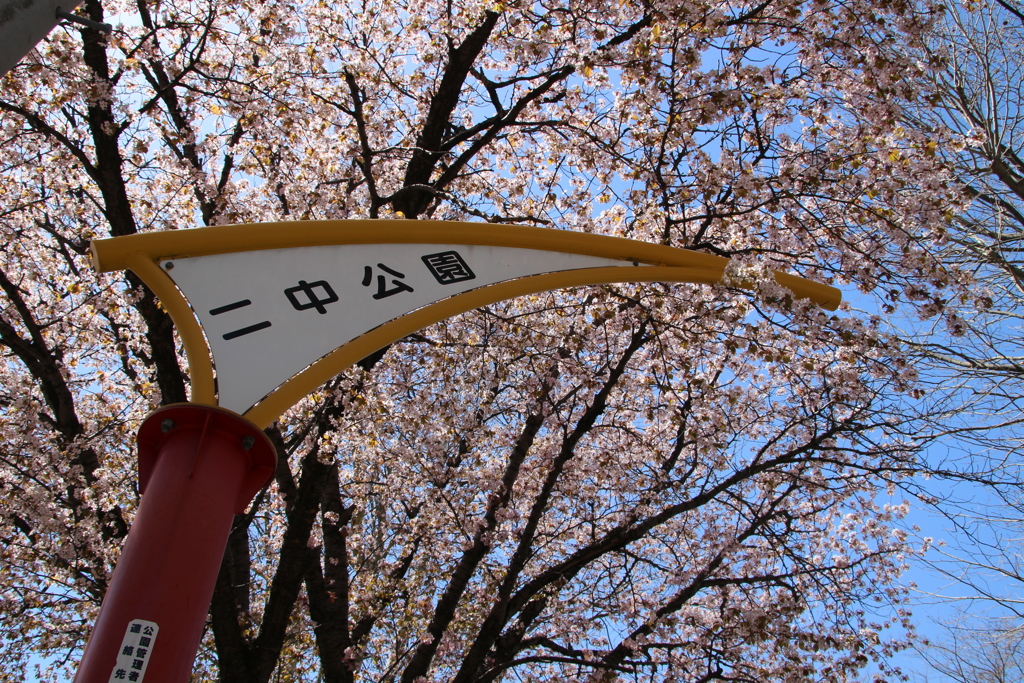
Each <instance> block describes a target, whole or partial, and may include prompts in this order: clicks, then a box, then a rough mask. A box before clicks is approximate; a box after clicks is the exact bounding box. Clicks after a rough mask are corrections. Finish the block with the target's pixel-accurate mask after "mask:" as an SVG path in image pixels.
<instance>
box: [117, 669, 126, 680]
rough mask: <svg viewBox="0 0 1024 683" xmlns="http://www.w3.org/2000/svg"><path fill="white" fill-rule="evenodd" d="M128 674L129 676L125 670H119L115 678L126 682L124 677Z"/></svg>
mask: <svg viewBox="0 0 1024 683" xmlns="http://www.w3.org/2000/svg"><path fill="white" fill-rule="evenodd" d="M126 674H127V672H126V671H125V670H124V669H118V670H117V671H115V672H114V678H117V679H120V680H124V677H125V675H126Z"/></svg>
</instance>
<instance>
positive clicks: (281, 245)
mask: <svg viewBox="0 0 1024 683" xmlns="http://www.w3.org/2000/svg"><path fill="white" fill-rule="evenodd" d="M394 243H414V244H473V245H482V246H499V247H517V248H522V249H537V250H541V251H555V252H561V253H567V254H580V255H585V256H598V257H604V258H610V259H619V260H623V261H635V262H636V263H644V264H647V265H649V266H653V267H647V268H636V267H630V266H621V267H620V266H612V267H606V268H587V269H581V270H571V271H565V272H559V273H546V274H543V275H534V276H531V277H525V278H520V279H518V280H510V281H507V282H500V283H497V284H494V285H489V286H486V287H481V288H479V289H474V290H471V291H468V292H463V293H462V294H459V295H456V296H453V297H451V298H448V299H445V300H443V301H438V302H437V303H434V304H431V305H429V306H424V307H423V308H420V309H417V310H415V311H412V312H410V313H407V314H406V315H404V316H402V317H400V318H396V319H394V320H392V321H390V322H388V323H386V324H384V325H381V326H380V327H377V328H375V329H373V330H371V331H369V332H367V333H366V334H364V335H362V336H361V337H358V338H357V339H354V340H352V341H350V342H348V343H347V344H344V345H342V346H340V347H338V348H337V349H335V350H334V351H332V352H331V353H329V354H327V355H326V356H324V357H323V358H320V359H319V360H317V361H316V362H314V363H313V364H312V365H310V366H309V367H307V368H306V369H305V370H303V371H302V372H300V373H298V374H297V375H295V376H294V377H292V378H291V379H289V380H288V381H287V382H285V383H284V384H282V385H281V386H279V387H278V388H277V389H275V390H274V391H273V392H271V393H270V394H269V395H267V397H266V398H264V399H263V400H262V401H260V402H259V403H258V404H256V405H255V406H253V407H252V408H250V409H249V410H247V411H246V412H245V415H244V416H243V417H245V418H246V419H248V420H249V421H250V422H252V423H254V424H256V425H257V426H259V427H264V426H266V425H269V424H270V423H272V422H273V421H274V420H276V419H277V418H278V417H279V416H280V415H281V413H283V412H284V411H286V410H287V409H288V408H290V407H291V406H293V405H295V404H296V403H297V402H298V401H300V400H301V399H302V398H303V397H304V396H306V395H307V394H309V393H310V392H312V391H313V390H314V389H316V388H317V387H318V386H320V385H321V384H323V383H324V382H325V381H327V380H328V379H330V378H331V377H333V376H334V375H337V374H338V373H339V372H341V371H342V370H344V369H345V368H346V367H348V366H349V365H351V364H352V363H355V362H356V361H358V360H360V359H362V358H365V357H366V356H368V355H370V354H371V353H373V352H374V351H376V350H377V349H380V348H382V347H384V346H387V345H388V344H390V343H392V342H395V341H397V340H399V339H401V338H402V337H404V336H406V335H408V334H410V333H412V332H415V331H416V330H419V329H422V328H424V327H427V326H428V325H431V324H433V323H435V322H437V321H439V320H444V319H445V318H450V317H451V316H454V315H458V314H459V313H464V312H466V311H470V310H472V309H474V308H479V307H481V306H486V305H487V304H491V303H495V302H497V301H502V300H504V299H510V298H512V297H516V296H523V295H526V294H535V293H537V292H544V291H548V290H552V289H561V288H564V287H577V286H581V285H599V284H610V283H615V282H688V283H699V284H714V283H716V282H718V281H719V280H721V279H722V276H723V275H724V274H725V267H726V265H727V264H728V262H729V260H728V259H726V258H723V257H721V256H715V255H713V254H705V253H701V252H695V251H690V250H687V249H677V248H674V247H666V246H663V245H659V244H650V243H647V242H638V241H636V240H628V239H623V238H620V237H607V236H604V235H591V234H587V233H578V232H569V231H565V230H549V229H545V228H531V227H524V226H511V225H491V224H487V223H455V222H446V221H412V220H387V221H381V220H355V221H308V222H283V223H258V224H249V225H225V226H217V227H212V228H199V229H194V230H172V231H167V232H155V233H145V234H138V235H126V236H124V237H114V238H110V239H103V240H95V241H94V242H93V243H92V257H93V265H94V267H95V268H96V270H97V271H99V272H101V273H105V272H110V271H114V270H123V269H126V268H130V269H131V270H133V271H134V272H135V273H136V275H138V276H139V277H140V278H142V280H143V281H144V282H145V283H146V284H147V285H148V286H149V287H150V289H152V290H153V292H154V294H156V295H157V296H158V297H159V298H160V302H161V304H162V305H163V307H164V309H165V310H166V311H167V312H168V313H169V314H170V316H171V319H172V320H173V321H174V324H175V326H176V327H177V328H178V334H179V336H180V337H181V340H182V344H183V345H184V347H185V355H186V356H187V358H188V365H189V374H190V376H191V381H192V397H191V400H192V402H193V403H201V404H205V405H217V399H216V393H215V389H214V387H215V384H214V375H213V364H212V362H211V360H210V351H209V347H208V345H207V343H206V337H205V336H204V334H203V330H202V327H201V326H200V325H199V321H198V319H197V318H196V317H195V314H194V313H193V312H192V308H191V307H190V306H189V304H188V301H187V300H186V299H185V297H184V296H183V295H182V294H181V292H180V291H179V290H178V288H177V287H176V286H175V284H174V282H173V280H171V278H170V277H169V276H168V275H167V274H166V273H165V272H164V271H163V270H162V269H161V268H160V266H159V262H160V261H166V260H171V259H175V258H187V257H190V256H208V255H211V254H225V253H231V252H237V251H257V250H264V249H288V248H295V247H314V246H328V245H341V244H394ZM775 279H776V281H777V282H778V283H779V284H781V285H783V286H784V287H787V288H788V289H789V290H790V291H792V292H793V294H794V295H795V296H796V297H798V298H806V299H810V300H811V301H813V302H815V303H816V304H818V305H819V306H822V307H823V308H826V309H828V310H835V309H836V308H837V307H838V306H839V302H840V300H841V298H842V294H841V293H840V292H839V290H838V289H836V288H835V287H830V286H828V285H824V284H821V283H818V282H814V281H812V280H806V279H804V278H801V277H797V276H795V275H789V274H787V273H780V272H775Z"/></svg>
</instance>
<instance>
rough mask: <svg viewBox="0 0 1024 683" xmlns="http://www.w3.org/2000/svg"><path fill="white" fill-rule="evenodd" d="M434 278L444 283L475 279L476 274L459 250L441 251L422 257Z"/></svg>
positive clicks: (449, 283)
mask: <svg viewBox="0 0 1024 683" xmlns="http://www.w3.org/2000/svg"><path fill="white" fill-rule="evenodd" d="M421 258H422V259H423V263H425V264H426V266H427V268H428V269H429V270H430V273H431V275H433V276H434V279H435V280H437V281H438V282H440V283H441V284H442V285H451V284H454V283H456V282H464V281H466V280H473V279H475V278H476V275H475V274H474V273H473V271H472V270H471V269H470V267H469V266H468V265H466V262H465V260H463V258H462V256H460V255H459V252H457V251H441V252H438V253H436V254H427V255H426V256H422V257H421Z"/></svg>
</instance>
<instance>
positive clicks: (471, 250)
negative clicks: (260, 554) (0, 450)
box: [75, 220, 840, 683]
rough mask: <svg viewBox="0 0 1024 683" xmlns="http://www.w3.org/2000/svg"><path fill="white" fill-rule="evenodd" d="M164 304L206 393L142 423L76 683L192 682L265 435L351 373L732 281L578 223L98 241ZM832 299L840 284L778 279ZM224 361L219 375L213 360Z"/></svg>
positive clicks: (697, 263)
mask: <svg viewBox="0 0 1024 683" xmlns="http://www.w3.org/2000/svg"><path fill="white" fill-rule="evenodd" d="M92 255H93V263H94V265H95V267H96V269H97V270H99V271H101V272H107V271H113V270H122V269H126V268H130V269H131V270H133V271H134V272H135V274H136V275H138V276H139V277H140V278H142V280H143V281H144V282H145V283H146V284H147V285H148V286H149V287H150V289H152V290H153V292H154V293H155V294H156V295H157V296H158V297H159V298H160V303H161V304H162V305H163V307H164V309H165V310H166V311H167V312H168V313H169V314H170V315H171V318H172V319H173V320H174V324H175V326H176V327H177V329H178V333H179V336H180V337H181V340H182V344H183V346H184V347H185V353H186V356H187V357H188V364H189V375H190V379H191V385H192V394H191V401H190V402H189V403H184V404H175V405H169V406H163V407H161V408H159V409H157V410H156V411H154V412H153V413H151V414H150V415H149V416H148V417H147V418H146V419H145V420H144V421H143V423H142V425H141V426H140V427H139V433H138V439H137V441H138V455H139V492H140V493H142V494H143V495H142V500H141V501H140V503H139V507H138V511H137V512H136V514H135V517H134V519H133V521H132V526H131V530H130V532H129V534H128V539H127V541H126V542H125V544H124V547H123V549H122V551H121V556H120V558H119V559H118V561H117V568H116V569H115V571H114V575H113V577H112V578H111V580H110V584H109V587H108V589H107V592H106V595H105V596H104V598H103V604H102V606H101V608H100V613H99V616H98V617H97V619H96V624H95V626H94V627H93V632H92V635H91V636H90V637H89V643H88V645H87V646H86V649H85V652H84V654H83V655H82V661H81V663H80V665H79V668H78V672H77V674H76V676H75V683H120V682H121V681H131V682H137V683H185V681H188V680H189V677H190V673H191V670H192V664H193V661H194V660H195V654H196V651H197V649H198V647H199V642H200V640H201V638H202V635H203V632H204V626H205V624H206V615H207V611H208V609H209V605H210V599H211V597H212V596H213V591H214V587H215V585H216V582H217V575H218V571H219V569H220V564H221V559H222V558H223V557H224V548H225V546H226V545H227V540H228V536H229V534H230V532H231V526H232V523H233V519H234V516H235V515H236V514H240V513H243V512H244V511H245V510H246V508H247V507H248V506H249V502H250V501H251V500H252V498H253V496H255V495H256V493H257V492H258V491H259V490H260V489H262V488H263V487H264V486H267V485H269V483H270V482H271V481H272V480H273V476H274V473H275V471H276V467H277V461H278V460H277V459H278V451H277V448H276V447H275V446H274V444H273V443H272V442H271V441H270V439H268V438H267V435H266V434H265V433H264V431H263V428H264V427H266V426H267V425H269V424H270V423H271V422H273V421H274V420H276V419H277V417H278V416H279V415H281V413H283V412H284V411H285V410H287V409H288V408H290V407H291V406H292V405H294V404H295V403H296V402H298V401H300V400H301V399H302V398H303V397H304V396H306V395H307V394H308V393H310V392H311V391H313V390H314V389H316V388H317V387H318V386H319V385H320V384H322V383H323V382H325V381H327V380H328V379H330V378H331V377H333V376H335V375H337V374H338V373H339V372H341V371H342V370H344V369H345V368H346V367H348V366H349V365H351V364H352V363H355V362H357V361H359V360H360V359H362V358H364V357H366V356H368V355H370V354H372V353H373V352H374V351H377V350H379V349H381V348H383V347H385V346H387V345H388V344H391V343H392V342H395V341H397V340H399V339H401V338H402V337H404V336H406V335H408V334H410V333H412V332H415V331H416V330H419V329H421V328H423V327H426V326H428V325H430V324H432V323H435V322H438V321H441V320H444V319H446V318H449V317H451V316H453V315H457V314H459V313H463V312H465V311H469V310H472V309H474V308H478V307H480V306H486V305H487V304H491V303H494V302H497V301H502V300H504V299H509V298H512V297H516V296H522V295H525V294H532V293H536V292H543V291H547V290H551V289H560V288H564V287H574V286H580V285H600V284H609V283H615V282H659V281H660V282H693V283H706V284H713V283H716V282H719V281H721V280H722V278H723V276H724V275H725V271H726V266H727V265H728V263H729V260H728V259H726V258H723V257H720V256H715V255H712V254H704V253H700V252H695V251H688V250H686V249H675V248H672V247H668V246H664V245H657V244H649V243H646V242H638V241H635V240H628V239H622V238H617V237H606V236H601V235H591V234H584V233H577V232H570V231H566V230H546V229H541V228H530V227H522V226H508V225H489V224H481V223H451V222H440V221H410V220H389V221H380V220H360V221H312V222H291V223H263V224H258V225H227V226H217V227H211V228H199V229H193V230H171V231H166V232H155V233H145V234H136V235H126V236H122V237H115V238H112V239H105V240H97V241H94V242H93V243H92ZM774 277H775V279H776V281H777V282H778V283H779V284H781V285H783V286H784V287H787V288H788V289H789V290H790V291H791V292H792V293H793V295H794V296H795V297H798V298H807V299H810V300H812V301H814V302H815V303H817V304H818V305H820V306H823V307H825V308H829V309H833V310H834V309H835V308H836V307H837V306H838V305H839V300H840V294H839V291H838V290H836V289H835V288H833V287H829V286H827V285H822V284H818V283H816V282H811V281H809V280H805V279H803V278H799V277H796V276H794V275H788V274H785V273H775V274H774ZM215 369H216V375H215V374H214V370H215Z"/></svg>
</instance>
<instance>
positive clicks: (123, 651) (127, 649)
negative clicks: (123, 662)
mask: <svg viewBox="0 0 1024 683" xmlns="http://www.w3.org/2000/svg"><path fill="white" fill-rule="evenodd" d="M134 651H135V648H134V647H132V646H131V645H125V646H124V647H123V648H121V654H123V655H127V656H129V657H131V656H132V652H134Z"/></svg>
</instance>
